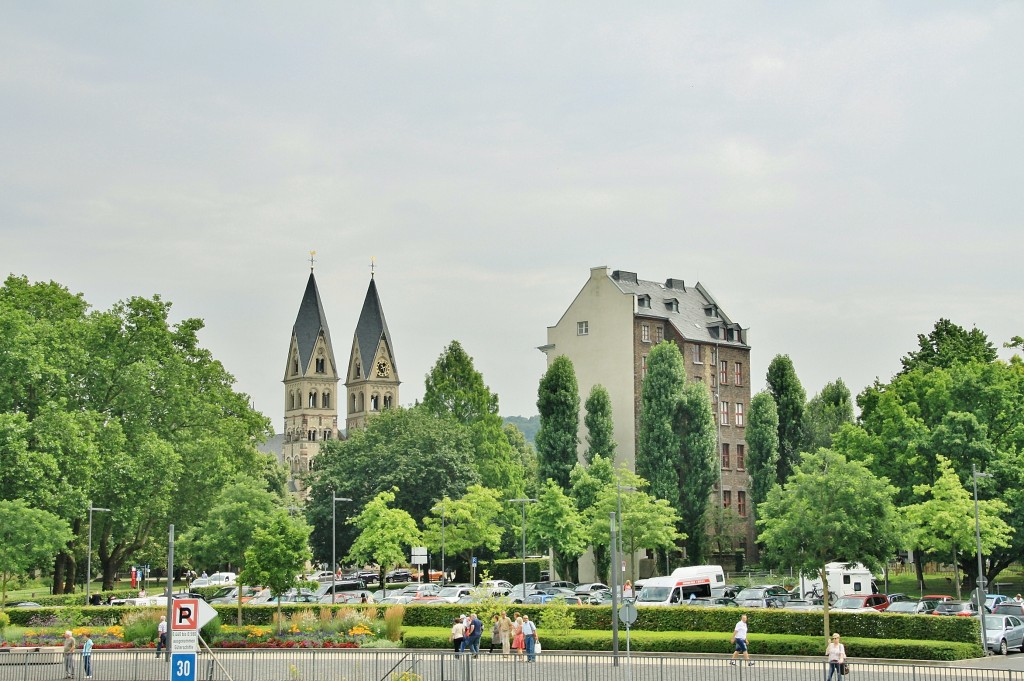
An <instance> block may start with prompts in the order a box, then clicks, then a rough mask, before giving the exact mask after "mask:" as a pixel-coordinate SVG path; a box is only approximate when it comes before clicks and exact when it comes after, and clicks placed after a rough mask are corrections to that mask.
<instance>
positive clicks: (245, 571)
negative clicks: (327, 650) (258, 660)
mask: <svg viewBox="0 0 1024 681" xmlns="http://www.w3.org/2000/svg"><path fill="white" fill-rule="evenodd" d="M311 529H312V528H310V526H309V525H308V524H306V521H305V520H304V519H303V518H302V517H301V516H291V515H289V514H288V512H287V511H285V510H284V509H281V510H277V511H275V512H274V513H273V515H272V516H271V517H270V518H269V520H268V522H267V523H266V526H265V527H258V528H256V529H255V530H254V531H253V537H252V545H250V546H249V548H248V549H247V550H246V552H245V567H244V568H242V571H241V572H240V573H238V580H239V581H240V582H241V583H242V584H261V585H263V586H265V587H267V588H269V589H270V593H271V594H272V595H273V596H274V598H276V599H277V622H278V628H277V633H278V634H280V633H281V620H282V617H281V598H280V597H281V596H283V595H284V594H285V593H286V592H287V591H288V590H289V589H294V588H298V587H299V586H300V584H301V583H300V581H299V578H298V575H299V574H300V573H302V571H303V570H304V569H305V566H306V563H307V562H308V561H309V559H310V558H312V554H311V553H310V551H309V533H310V531H311Z"/></svg>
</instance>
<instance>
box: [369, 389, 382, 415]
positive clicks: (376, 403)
mask: <svg viewBox="0 0 1024 681" xmlns="http://www.w3.org/2000/svg"><path fill="white" fill-rule="evenodd" d="M370 411H380V397H379V396H378V395H377V393H374V394H373V395H372V396H371V397H370Z"/></svg>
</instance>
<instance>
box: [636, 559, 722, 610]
mask: <svg viewBox="0 0 1024 681" xmlns="http://www.w3.org/2000/svg"><path fill="white" fill-rule="evenodd" d="M723 584H725V572H723V571H722V566H721V565H692V566H690V567H681V568H676V569H675V570H673V571H672V574H671V575H670V576H668V577H651V578H650V579H647V580H644V588H643V589H641V590H640V595H639V596H637V599H636V604H637V605H685V604H686V602H687V601H688V600H690V598H691V597H692V598H710V597H711V589H712V588H714V587H716V586H722V585H723Z"/></svg>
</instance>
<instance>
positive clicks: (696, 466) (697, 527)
mask: <svg viewBox="0 0 1024 681" xmlns="http://www.w3.org/2000/svg"><path fill="white" fill-rule="evenodd" d="M672 429H673V431H674V432H675V434H676V436H677V437H678V438H679V454H678V456H677V458H676V460H675V461H674V462H673V468H674V470H675V472H676V474H677V475H678V478H677V480H678V483H677V492H676V496H675V497H674V498H672V497H668V498H667V501H669V503H671V504H672V505H673V506H675V508H676V512H677V514H678V515H679V520H680V525H679V530H680V534H682V531H683V529H684V528H685V529H687V530H688V533H687V534H688V535H689V536H688V537H687V538H686V555H687V559H688V560H689V561H691V562H692V563H693V564H697V565H699V564H702V563H704V562H706V560H707V558H708V535H707V511H708V506H709V504H710V503H711V501H710V500H711V492H712V489H713V488H714V485H715V482H717V480H718V475H719V471H718V464H719V462H718V456H717V448H718V439H717V435H718V433H717V430H716V425H715V414H714V410H713V409H712V407H711V400H710V398H709V397H708V391H707V390H706V389H705V388H704V386H703V385H701V384H699V383H690V384H687V385H686V386H685V387H684V388H683V392H682V395H681V397H680V399H679V402H678V403H677V405H676V410H675V414H674V416H673V419H672Z"/></svg>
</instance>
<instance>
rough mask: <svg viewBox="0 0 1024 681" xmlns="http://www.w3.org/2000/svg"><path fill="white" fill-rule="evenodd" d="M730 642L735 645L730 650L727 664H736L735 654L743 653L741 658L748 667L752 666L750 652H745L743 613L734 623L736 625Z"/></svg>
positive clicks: (744, 617) (744, 618)
mask: <svg viewBox="0 0 1024 681" xmlns="http://www.w3.org/2000/svg"><path fill="white" fill-rule="evenodd" d="M732 642H733V645H734V646H735V647H736V649H735V650H734V651H732V659H731V660H729V664H731V665H734V666H735V664H736V656H737V655H739V654H740V653H743V659H744V660H745V661H746V663H747V666H748V667H753V666H754V663H753V662H751V661H750V653H749V652H747V616H746V615H743V616H742V617H740V621H739V622H737V623H736V626H735V627H733V630H732Z"/></svg>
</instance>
